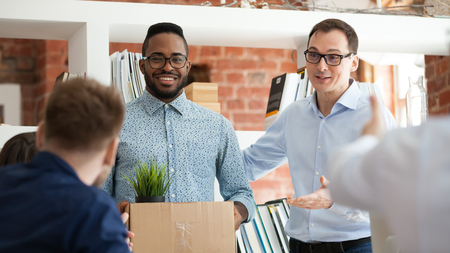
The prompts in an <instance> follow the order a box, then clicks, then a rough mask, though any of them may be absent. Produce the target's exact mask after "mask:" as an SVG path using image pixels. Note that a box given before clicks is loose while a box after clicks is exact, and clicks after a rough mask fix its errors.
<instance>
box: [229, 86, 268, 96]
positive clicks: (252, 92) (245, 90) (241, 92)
mask: <svg viewBox="0 0 450 253" xmlns="http://www.w3.org/2000/svg"><path fill="white" fill-rule="evenodd" d="M269 92H270V88H269V87H267V88H256V87H255V88H249V87H240V88H238V90H237V95H238V96H239V97H248V98H250V97H252V98H255V97H267V96H269Z"/></svg>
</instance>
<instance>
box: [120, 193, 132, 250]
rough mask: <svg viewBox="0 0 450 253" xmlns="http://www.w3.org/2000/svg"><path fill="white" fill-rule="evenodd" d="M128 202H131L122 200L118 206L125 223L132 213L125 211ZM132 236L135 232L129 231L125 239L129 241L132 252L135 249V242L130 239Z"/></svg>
mask: <svg viewBox="0 0 450 253" xmlns="http://www.w3.org/2000/svg"><path fill="white" fill-rule="evenodd" d="M128 204H130V203H129V202H128V201H126V200H124V201H121V202H119V203H118V204H117V208H118V209H119V212H120V213H121V215H120V218H121V219H122V222H123V224H125V222H127V220H128V217H130V215H129V214H128V213H126V212H125V207H127V206H128ZM131 237H134V233H133V232H131V231H128V236H127V238H126V239H125V242H126V243H127V245H128V249H129V250H130V252H132V251H133V243H132V242H131V239H130V238H131Z"/></svg>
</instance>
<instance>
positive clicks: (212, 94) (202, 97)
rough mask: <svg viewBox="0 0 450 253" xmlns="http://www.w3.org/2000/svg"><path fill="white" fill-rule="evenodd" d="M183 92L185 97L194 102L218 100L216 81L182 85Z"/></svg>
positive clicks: (213, 101) (215, 101)
mask: <svg viewBox="0 0 450 253" xmlns="http://www.w3.org/2000/svg"><path fill="white" fill-rule="evenodd" d="M184 92H185V93H186V98H187V99H189V100H191V101H192V102H195V103H197V102H208V103H217V102H218V101H219V100H218V99H219V98H218V84H217V83H202V82H193V83H190V84H189V85H187V86H186V87H184Z"/></svg>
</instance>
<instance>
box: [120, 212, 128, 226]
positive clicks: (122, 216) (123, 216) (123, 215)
mask: <svg viewBox="0 0 450 253" xmlns="http://www.w3.org/2000/svg"><path fill="white" fill-rule="evenodd" d="M128 217H130V216H129V214H128V213H123V214H121V215H120V218H121V219H122V223H124V224H125V222H127V220H128Z"/></svg>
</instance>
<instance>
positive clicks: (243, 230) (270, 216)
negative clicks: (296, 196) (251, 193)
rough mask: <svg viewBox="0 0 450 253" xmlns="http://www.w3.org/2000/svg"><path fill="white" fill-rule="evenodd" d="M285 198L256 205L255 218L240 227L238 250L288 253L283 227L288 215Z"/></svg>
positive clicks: (287, 242)
mask: <svg viewBox="0 0 450 253" xmlns="http://www.w3.org/2000/svg"><path fill="white" fill-rule="evenodd" d="M286 200H287V199H286V198H282V199H275V200H271V201H267V202H266V203H264V204H259V205H256V206H255V207H256V215H255V218H254V219H253V220H252V221H250V222H249V223H246V224H242V225H241V227H240V229H239V230H240V237H241V238H239V234H238V233H237V236H238V238H237V245H238V248H239V250H240V252H243V253H248V252H263V253H289V248H288V245H289V237H288V236H287V235H286V233H285V231H284V229H285V225H286V222H287V220H288V217H289V205H288V204H287V202H286Z"/></svg>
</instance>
